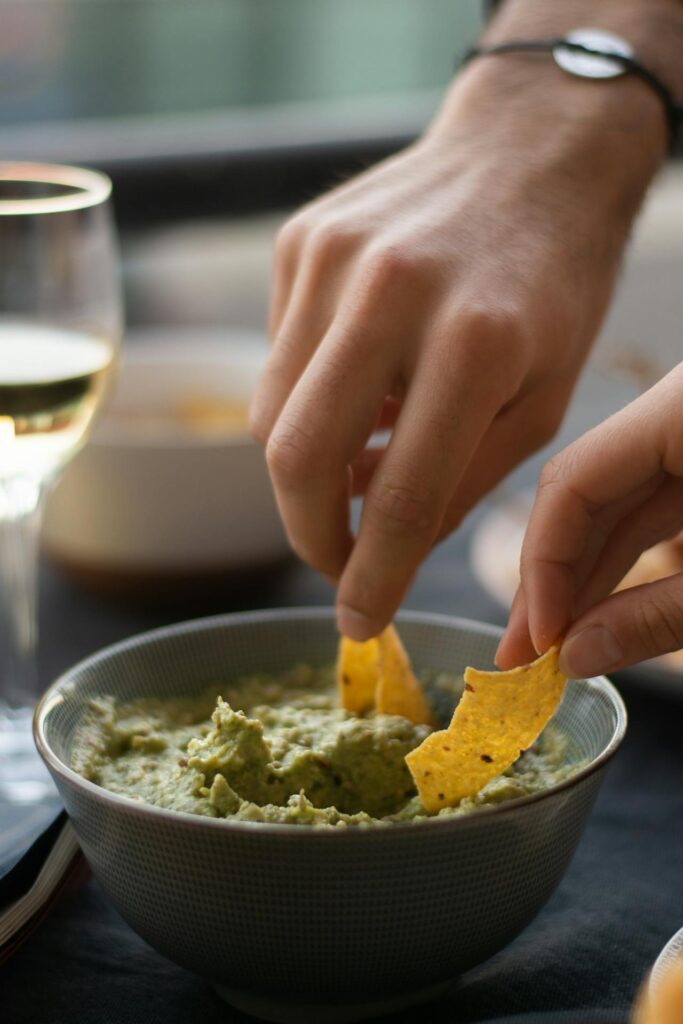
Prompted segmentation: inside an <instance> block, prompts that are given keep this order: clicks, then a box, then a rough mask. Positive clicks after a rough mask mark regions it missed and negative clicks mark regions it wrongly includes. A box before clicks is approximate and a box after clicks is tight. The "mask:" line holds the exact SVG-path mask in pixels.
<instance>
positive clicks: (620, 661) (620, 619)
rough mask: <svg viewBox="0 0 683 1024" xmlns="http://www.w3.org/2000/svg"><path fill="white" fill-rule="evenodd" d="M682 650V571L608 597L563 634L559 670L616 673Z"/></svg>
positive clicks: (576, 676) (580, 674)
mask: <svg viewBox="0 0 683 1024" xmlns="http://www.w3.org/2000/svg"><path fill="white" fill-rule="evenodd" d="M680 647H683V573H677V574H676V575H675V576H669V577H667V578H666V579H663V580H658V581H657V582H656V583H648V584H645V585H644V586H641V587H631V588H629V589H628V590H621V591H619V592H618V593H616V594H612V596H611V597H608V598H607V599H606V600H605V601H602V602H601V603H600V604H597V605H595V607H593V608H591V609H590V611H588V612H586V613H585V614H584V615H582V616H581V618H580V619H578V620H577V621H576V622H575V623H574V624H573V625H572V627H571V629H570V630H569V631H568V632H567V634H566V636H565V638H564V641H563V643H562V649H561V651H560V670H561V671H562V672H563V673H564V674H565V675H567V676H569V677H570V678H574V679H583V678H586V677H588V676H597V675H601V674H602V673H603V672H614V671H615V670H616V669H619V668H625V667H626V666H627V665H634V664H635V663H636V662H638V661H644V660H645V659H646V658H654V657H656V656H657V655H659V654H666V653H667V652H669V651H677V650H678V649H679V648H680Z"/></svg>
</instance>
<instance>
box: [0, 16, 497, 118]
mask: <svg viewBox="0 0 683 1024" xmlns="http://www.w3.org/2000/svg"><path fill="white" fill-rule="evenodd" d="M480 17H481V11H480V4H479V3H478V2H477V0H1V2H0V23H1V30H0V82H1V84H2V88H0V126H1V127H7V126H10V125H17V124H22V125H26V124H27V122H45V121H53V122H54V121H59V120H63V119H69V120H71V119H81V118H87V119H90V118H97V119H101V118H121V117H130V116H135V115H150V114H170V113H188V112H192V111H206V110H221V109H225V108H233V107H242V108H243V107H254V106H260V105H272V104H282V103H295V102H302V101H306V102H310V101H319V102H322V101H329V100H339V99H344V98H345V99H348V98H353V97H364V96H378V95H386V94H392V93H396V94H401V93H411V92H415V91H422V90H436V89H438V88H440V87H442V86H443V85H444V84H445V83H446V82H447V81H448V79H449V77H450V76H451V74H452V69H453V63H454V59H455V57H456V55H457V53H458V52H459V51H462V49H464V48H465V47H466V45H467V44H468V42H469V41H470V40H471V39H472V38H473V37H474V34H475V33H476V30H477V26H478V25H479V22H480Z"/></svg>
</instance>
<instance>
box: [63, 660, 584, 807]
mask: <svg viewBox="0 0 683 1024" xmlns="http://www.w3.org/2000/svg"><path fill="white" fill-rule="evenodd" d="M421 682H422V685H423V687H424V689H425V692H426V693H427V695H428V697H429V699H430V701H431V703H432V706H433V707H434V709H435V714H436V716H437V718H443V719H444V721H445V720H447V719H448V717H449V714H450V712H451V711H452V709H453V707H454V705H455V704H456V703H457V700H458V698H459V695H460V693H461V692H462V686H463V683H462V679H461V678H457V677H453V676H450V675H447V674H445V673H431V674H430V673H426V674H424V675H423V677H422V679H421ZM219 690H220V691H221V693H222V696H218V691H219ZM429 732H430V728H429V726H426V725H414V724H413V723H412V722H409V721H407V720H406V719H405V718H400V717H398V716H394V715H380V714H374V713H373V714H369V715H367V716H364V717H359V716H357V715H355V714H353V713H351V712H348V711H344V710H343V709H342V708H340V707H339V705H338V697H337V693H336V688H335V683H334V669H333V668H332V667H324V668H312V667H310V666H304V665H299V666H296V667H295V668H293V669H291V670H290V671H288V672H285V673H284V674H282V675H280V676H278V677H268V676H263V675H255V676H248V677H243V678H241V679H239V680H237V681H236V682H235V683H232V684H229V685H225V686H223V687H217V686H212V687H210V688H209V689H208V690H207V691H205V693H204V694H202V695H201V696H200V697H199V698H193V699H173V700H168V699H166V700H160V699H154V698H146V699H142V700H137V701H133V702H130V703H119V702H117V701H116V700H114V699H113V698H111V697H103V698H99V699H97V700H92V701H91V702H90V705H89V708H88V711H87V713H86V715H85V717H84V721H83V723H82V725H81V726H80V728H79V730H78V733H77V736H76V740H75V744H74V749H73V753H72V767H73V768H74V769H75V770H76V771H77V772H79V773H80V774H81V775H83V776H84V777H85V778H86V779H90V780H91V781H93V782H95V783H97V784H98V785H100V786H103V787H104V788H105V789H108V790H111V791H112V792H113V793H120V794H122V795H124V796H128V797H131V798H133V799H134V800H141V801H145V802H147V803H150V804H156V805H157V806H159V807H165V808H169V809H171V810H176V811H189V812H190V813H192V814H201V815H205V816H207V817H212V818H226V819H228V820H232V821H261V822H276V823H285V824H296V825H323V826H338V827H346V826H357V825H378V824H385V823H391V822H405V821H424V820H426V819H427V818H429V817H432V816H433V815H429V814H428V813H427V812H426V811H425V810H424V808H423V807H422V806H421V804H420V801H419V798H418V796H417V795H416V791H415V787H414V784H413V780H412V777H411V775H410V772H409V770H408V768H407V766H406V764H405V760H404V758H405V755H406V754H407V753H408V752H409V751H411V750H413V749H414V748H415V747H416V746H418V745H419V744H420V743H421V742H422V740H423V739H424V738H425V737H426V736H427V735H428V733H429ZM575 768H576V765H572V764H569V763H567V760H566V742H565V740H564V738H563V737H562V736H561V735H560V734H559V733H558V732H557V731H556V730H554V729H553V728H552V727H550V728H548V729H546V730H545V732H544V733H543V735H542V736H541V738H540V740H539V741H538V743H537V744H535V745H534V747H532V748H531V749H530V750H527V751H525V752H524V753H523V754H522V755H521V756H520V758H519V760H518V761H517V762H516V763H515V764H514V765H513V766H512V767H511V768H510V769H509V770H508V771H507V772H505V774H503V775H501V776H499V777H498V778H496V779H494V780H493V781H492V782H490V783H489V784H488V785H487V786H485V787H484V789H482V790H481V792H480V793H478V794H477V795H476V796H475V797H472V798H468V799H465V800H462V801H461V802H460V804H458V805H457V806H456V807H448V808H443V809H442V810H440V811H439V812H438V816H439V817H445V816H449V815H461V814H468V813H470V812H472V811H476V810H478V809H480V808H483V807H486V806H489V805H491V804H497V803H501V802H502V801H505V800H513V799H515V798H516V797H520V796H524V795H525V794H528V793H534V792H537V791H538V790H542V789H546V788H547V787H548V786H551V785H553V784H555V783H557V782H559V781H560V780H562V779H564V778H566V777H567V776H568V775H570V774H571V773H572V771H574V770H575Z"/></svg>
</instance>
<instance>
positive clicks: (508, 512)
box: [470, 491, 683, 694]
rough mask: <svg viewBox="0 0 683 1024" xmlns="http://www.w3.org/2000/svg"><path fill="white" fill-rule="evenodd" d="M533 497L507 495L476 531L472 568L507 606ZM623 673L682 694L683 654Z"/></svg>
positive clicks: (514, 586)
mask: <svg viewBox="0 0 683 1024" xmlns="http://www.w3.org/2000/svg"><path fill="white" fill-rule="evenodd" d="M533 498H534V494H533V491H521V492H520V493H519V494H515V495H512V496H511V497H508V498H505V499H504V500H502V501H501V502H499V503H498V504H497V505H496V506H495V507H494V508H492V509H491V511H490V512H489V513H488V514H487V515H486V516H484V518H483V519H482V520H481V522H480V523H479V525H478V526H477V527H476V529H475V530H474V533H473V534H472V540H471V544H470V566H471V568H472V572H473V574H474V576H475V577H476V579H477V581H478V582H479V583H480V584H481V586H482V587H483V588H484V590H485V591H486V592H487V594H489V595H490V596H491V597H493V598H494V600H496V601H498V603H499V604H500V605H502V606H503V607H504V608H506V609H509V608H510V605H511V604H512V599H513V598H514V596H515V592H516V590H517V584H518V582H519V555H520V551H521V549H522V541H523V540H524V531H525V530H526V524H527V521H528V518H529V513H530V511H531V506H532V504H533ZM634 582H635V581H634ZM619 675H624V676H628V677H629V678H633V679H638V680H640V681H645V682H648V683H650V684H652V685H654V686H657V688H658V689H664V690H666V691H668V692H676V693H679V694H681V693H683V655H681V653H680V652H676V653H674V654H668V655H663V656H662V657H661V658H653V659H652V660H651V661H644V662H641V663H640V664H639V665H635V666H633V667H631V668H628V669H622V671H621V672H620V673H619Z"/></svg>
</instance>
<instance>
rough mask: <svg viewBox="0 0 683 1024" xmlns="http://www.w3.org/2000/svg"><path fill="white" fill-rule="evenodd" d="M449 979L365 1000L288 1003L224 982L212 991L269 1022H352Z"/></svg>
mask: <svg viewBox="0 0 683 1024" xmlns="http://www.w3.org/2000/svg"><path fill="white" fill-rule="evenodd" d="M450 984H451V981H450V980H449V981H440V982H439V983H438V984H436V985H429V986H428V987H427V988H421V989H418V990H417V991H415V992H404V993H403V994H401V995H396V996H387V997H385V998H383V999H374V1000H370V1001H369V1002H365V1003H291V1002H288V1001H284V1000H280V999H277V998H270V997H268V996H260V995H258V994H257V993H255V992H244V991H241V990H240V989H236V988H228V986H227V985H214V986H213V987H214V989H215V991H216V992H217V993H218V995H219V996H220V997H221V999H224V1000H225V1001H226V1003H230V1005H231V1006H234V1007H235V1008H236V1009H238V1010H241V1011H242V1012H243V1013H248V1014H251V1016H252V1017H258V1018H259V1019H260V1020H265V1021H271V1022H272V1024H320V1021H322V1020H324V1021H325V1024H354V1021H361V1020H369V1019H370V1018H371V1017H380V1016H382V1015H383V1014H385V1013H392V1012H393V1011H395V1010H403V1009H405V1008H406V1007H409V1006H416V1005H417V1004H418V1003H426V1002H427V1001H428V1000H430V999H436V997H437V996H440V995H441V994H442V993H443V992H445V991H446V989H447V988H448V986H449V985H450Z"/></svg>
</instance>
